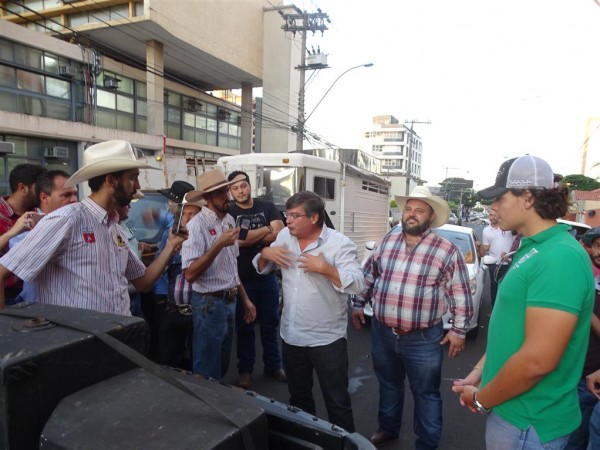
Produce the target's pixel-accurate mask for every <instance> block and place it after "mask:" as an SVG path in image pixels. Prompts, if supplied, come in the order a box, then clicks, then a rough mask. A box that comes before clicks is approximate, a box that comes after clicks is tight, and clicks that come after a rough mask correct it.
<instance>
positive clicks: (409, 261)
mask: <svg viewBox="0 0 600 450" xmlns="http://www.w3.org/2000/svg"><path fill="white" fill-rule="evenodd" d="M396 202H397V203H398V208H399V209H401V210H402V220H401V222H402V227H395V228H393V229H392V230H391V231H390V232H389V233H388V234H387V235H386V236H385V237H384V238H383V240H382V242H381V244H380V245H379V247H378V248H377V249H376V250H375V251H374V253H373V254H372V255H371V256H370V257H369V260H368V261H367V264H366V266H365V268H364V273H365V289H364V290H363V292H362V293H361V295H359V296H358V297H357V298H356V301H355V303H354V305H353V306H354V309H353V312H352V320H353V323H354V326H355V328H356V329H360V328H361V325H362V324H364V323H365V319H364V314H363V309H362V308H363V306H364V304H365V302H366V301H367V300H369V299H372V301H373V313H374V316H373V321H372V326H371V354H372V358H373V367H374V369H375V374H376V375H377V379H378V380H379V428H378V430H377V432H376V433H375V434H373V436H371V442H373V444H375V445H376V446H381V445H383V444H385V443H387V442H389V441H391V440H394V439H397V438H398V435H399V433H400V426H401V422H402V409H403V405H404V379H405V378H406V377H408V382H409V386H410V389H411V391H412V393H413V396H414V405H415V406H414V408H415V415H414V420H415V423H414V430H415V434H416V435H417V441H416V444H415V448H416V449H418V450H421V449H435V448H437V447H438V445H439V442H440V438H441V434H442V397H441V395H440V382H441V376H442V359H443V348H442V346H443V345H445V344H448V343H449V344H450V346H449V350H448V355H449V356H450V357H452V358H453V357H455V356H456V355H458V354H459V352H460V351H462V350H463V348H464V346H465V334H466V331H467V327H468V325H469V320H470V319H471V316H472V315H473V300H472V297H471V290H470V287H469V273H468V269H467V266H466V264H465V262H464V260H463V257H462V255H461V253H460V251H459V250H458V248H456V246H454V244H452V243H451V242H449V241H447V240H446V239H444V238H442V237H441V236H439V235H438V234H436V233H434V232H432V230H431V229H432V228H437V227H439V226H441V225H443V224H444V223H446V221H447V220H448V216H449V215H450V209H449V208H448V204H447V203H446V202H445V201H444V200H443V199H442V198H440V197H437V196H435V195H432V194H431V192H429V189H427V188H426V187H424V186H417V187H415V188H414V189H413V191H412V192H411V193H410V195H408V196H396ZM448 309H449V310H450V313H451V314H452V317H453V321H452V329H451V330H450V331H449V332H448V333H447V334H446V335H445V336H444V334H443V332H444V329H443V325H442V316H443V315H444V313H445V312H446V310H448Z"/></svg>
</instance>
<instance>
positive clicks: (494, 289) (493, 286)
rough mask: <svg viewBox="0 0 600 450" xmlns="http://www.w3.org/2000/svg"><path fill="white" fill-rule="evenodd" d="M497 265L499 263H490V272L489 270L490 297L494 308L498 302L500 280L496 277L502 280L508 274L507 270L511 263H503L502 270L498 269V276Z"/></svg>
mask: <svg viewBox="0 0 600 450" xmlns="http://www.w3.org/2000/svg"><path fill="white" fill-rule="evenodd" d="M497 267H498V264H488V268H489V270H490V272H489V273H490V298H491V300H492V308H493V307H494V305H495V304H496V295H497V294H498V282H497V281H496V278H497V279H498V280H500V281H502V278H503V277H504V275H505V274H506V271H507V270H508V268H509V267H510V265H509V264H503V265H502V266H501V267H500V270H498V276H497V277H496V276H495V275H496V268H497Z"/></svg>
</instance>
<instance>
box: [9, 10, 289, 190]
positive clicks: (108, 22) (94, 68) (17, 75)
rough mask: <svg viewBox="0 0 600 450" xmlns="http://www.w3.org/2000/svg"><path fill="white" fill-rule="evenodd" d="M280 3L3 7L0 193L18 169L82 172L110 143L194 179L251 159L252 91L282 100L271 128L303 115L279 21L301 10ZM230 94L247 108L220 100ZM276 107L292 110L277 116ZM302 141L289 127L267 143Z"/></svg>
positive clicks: (158, 182) (161, 180)
mask: <svg viewBox="0 0 600 450" xmlns="http://www.w3.org/2000/svg"><path fill="white" fill-rule="evenodd" d="M274 3H275V2H272V1H266V0H243V1H227V2H214V1H209V0H194V1H191V0H187V1H185V0H177V1H174V0H93V1H91V0H35V1H33V0H20V1H2V0H0V6H1V7H2V8H0V193H2V194H4V195H5V194H6V193H7V192H8V173H9V172H10V170H11V169H12V167H14V166H15V165H16V164H19V163H21V162H33V163H36V164H43V165H44V166H47V167H49V168H62V169H65V170H67V171H70V172H73V171H75V170H76V169H77V168H78V167H79V165H80V164H81V156H82V153H83V150H84V149H85V148H86V147H87V146H88V145H90V144H93V143H95V142H99V141H104V140H108V139H125V140H128V141H131V142H132V144H133V145H134V146H135V147H136V148H138V150H139V151H140V156H143V157H145V158H146V159H147V160H148V161H152V162H153V164H156V165H157V166H159V167H161V166H164V161H165V159H168V158H170V157H171V156H177V157H179V159H180V160H185V165H186V166H187V167H185V168H184V170H185V171H186V173H187V174H188V175H190V177H193V178H195V175H196V174H197V172H198V171H199V170H200V168H201V167H203V166H205V165H206V164H210V163H212V162H214V161H216V159H217V158H218V157H219V156H223V155H232V154H238V153H240V152H242V153H244V152H245V153H249V152H250V151H253V150H254V142H255V140H254V116H253V112H254V101H253V96H252V92H253V89H254V88H256V87H264V89H265V91H264V92H265V97H266V96H267V95H269V96H270V98H272V99H273V100H270V101H268V102H267V101H264V102H263V105H262V108H263V112H262V114H263V116H266V115H268V114H273V115H274V114H275V113H274V110H275V109H277V110H278V111H279V112H280V114H281V117H276V118H275V119H277V120H278V121H279V122H280V123H282V124H285V123H290V122H291V121H292V120H291V119H290V117H295V111H296V109H295V108H296V104H295V102H293V101H292V94H291V92H293V89H292V86H294V82H296V85H297V74H296V73H295V71H294V70H293V65H294V63H293V61H294V59H293V58H294V55H293V52H294V51H296V52H297V49H296V47H295V46H294V45H293V43H292V42H291V41H290V40H289V39H286V36H285V33H284V32H283V31H282V30H281V23H282V19H281V14H280V10H281V9H285V8H292V7H291V6H289V7H274V6H272V5H273V4H274ZM232 89H241V98H242V102H241V106H240V105H238V104H235V103H232V102H228V101H226V100H223V99H221V98H218V97H217V96H213V95H211V94H210V92H211V91H217V90H232ZM278 98H283V99H284V100H283V102H282V103H283V104H286V105H288V109H286V110H284V111H283V112H282V111H281V110H282V108H281V106H276V108H273V107H271V105H274V104H276V103H277V101H276V100H275V99H278ZM265 103H267V105H265ZM270 107H271V110H269V108H270ZM265 110H266V111H265ZM261 122H262V123H264V120H261ZM292 122H293V121H292ZM264 128H265V127H264V126H263V129H264ZM269 131H273V133H272V134H273V136H274V137H271V136H269ZM293 139H294V135H293V134H291V133H290V131H289V127H288V128H287V129H286V128H285V127H284V126H283V125H282V126H280V127H278V128H276V129H275V128H273V127H271V128H270V129H269V130H267V133H266V136H265V135H264V134H263V136H262V141H263V143H264V142H266V143H268V145H269V146H272V147H274V148H276V149H277V151H285V150H287V149H288V148H292V147H291V146H290V145H288V141H290V140H291V141H293ZM273 151H275V150H273ZM161 161H162V162H161ZM146 181H147V183H148V184H149V185H151V186H152V187H154V188H161V187H164V186H166V185H168V184H169V183H170V182H171V181H172V180H169V179H168V178H167V177H156V178H153V179H148V180H146Z"/></svg>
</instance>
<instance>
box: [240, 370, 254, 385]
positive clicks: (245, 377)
mask: <svg viewBox="0 0 600 450" xmlns="http://www.w3.org/2000/svg"><path fill="white" fill-rule="evenodd" d="M251 384H252V376H251V375H250V374H249V373H247V372H243V373H240V376H239V377H238V386H239V387H241V388H243V389H249V388H250V385H251Z"/></svg>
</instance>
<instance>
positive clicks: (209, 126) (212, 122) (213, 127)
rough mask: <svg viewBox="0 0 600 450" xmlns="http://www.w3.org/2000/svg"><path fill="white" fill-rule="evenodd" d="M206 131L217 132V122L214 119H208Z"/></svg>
mask: <svg viewBox="0 0 600 450" xmlns="http://www.w3.org/2000/svg"><path fill="white" fill-rule="evenodd" d="M206 129H207V130H208V131H215V132H216V131H217V121H216V120H214V119H206Z"/></svg>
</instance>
